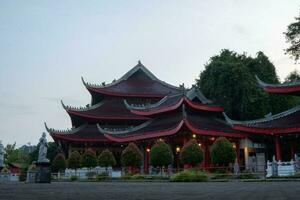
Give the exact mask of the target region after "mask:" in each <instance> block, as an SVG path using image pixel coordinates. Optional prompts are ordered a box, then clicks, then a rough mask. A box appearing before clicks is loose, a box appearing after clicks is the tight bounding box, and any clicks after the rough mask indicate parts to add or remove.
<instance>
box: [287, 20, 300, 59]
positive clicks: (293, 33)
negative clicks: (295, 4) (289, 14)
mask: <svg viewBox="0 0 300 200" xmlns="http://www.w3.org/2000/svg"><path fill="white" fill-rule="evenodd" d="M284 34H285V38H286V41H287V43H289V44H290V46H289V47H288V48H287V49H286V50H285V52H286V53H287V54H289V55H290V56H291V57H292V58H293V59H294V60H295V61H298V60H299V58H300V17H296V18H295V21H294V22H292V23H291V24H290V25H288V27H287V31H286V32H285V33H284Z"/></svg>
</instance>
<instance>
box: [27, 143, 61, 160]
mask: <svg viewBox="0 0 300 200" xmlns="http://www.w3.org/2000/svg"><path fill="white" fill-rule="evenodd" d="M39 148H40V145H37V146H36V148H35V149H34V151H32V152H31V153H30V154H29V160H30V163H29V164H31V163H32V162H33V161H37V159H38V155H39ZM58 153H60V149H59V147H58V145H57V144H56V143H55V142H48V149H47V158H48V159H49V160H50V162H52V161H53V159H54V158H55V156H56V155H57V154H58Z"/></svg>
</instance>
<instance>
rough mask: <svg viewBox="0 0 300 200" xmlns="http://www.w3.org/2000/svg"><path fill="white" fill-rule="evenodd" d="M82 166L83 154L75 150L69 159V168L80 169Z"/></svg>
mask: <svg viewBox="0 0 300 200" xmlns="http://www.w3.org/2000/svg"><path fill="white" fill-rule="evenodd" d="M80 166H81V155H80V153H79V152H78V151H73V152H72V153H71V154H70V156H69V159H68V168H70V169H75V170H76V169H78V168H80Z"/></svg>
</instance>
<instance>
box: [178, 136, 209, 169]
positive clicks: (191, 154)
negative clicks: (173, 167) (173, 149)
mask: <svg viewBox="0 0 300 200" xmlns="http://www.w3.org/2000/svg"><path fill="white" fill-rule="evenodd" d="M180 161H181V163H182V164H189V165H191V166H193V167H194V166H196V165H197V164H199V163H201V162H202V161H203V151H202V149H201V148H200V147H199V144H198V142H197V141H196V140H195V139H192V140H190V141H189V142H188V143H186V144H185V145H184V146H183V148H182V151H181V152H180Z"/></svg>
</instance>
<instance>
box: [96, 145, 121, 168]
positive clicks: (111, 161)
mask: <svg viewBox="0 0 300 200" xmlns="http://www.w3.org/2000/svg"><path fill="white" fill-rule="evenodd" d="M116 163H117V162H116V159H115V157H114V155H113V153H112V152H111V151H110V150H108V149H105V150H104V151H102V152H101V153H100V155H99V157H98V164H99V165H100V166H101V167H105V170H106V171H107V167H110V166H111V167H113V166H115V165H116Z"/></svg>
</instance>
